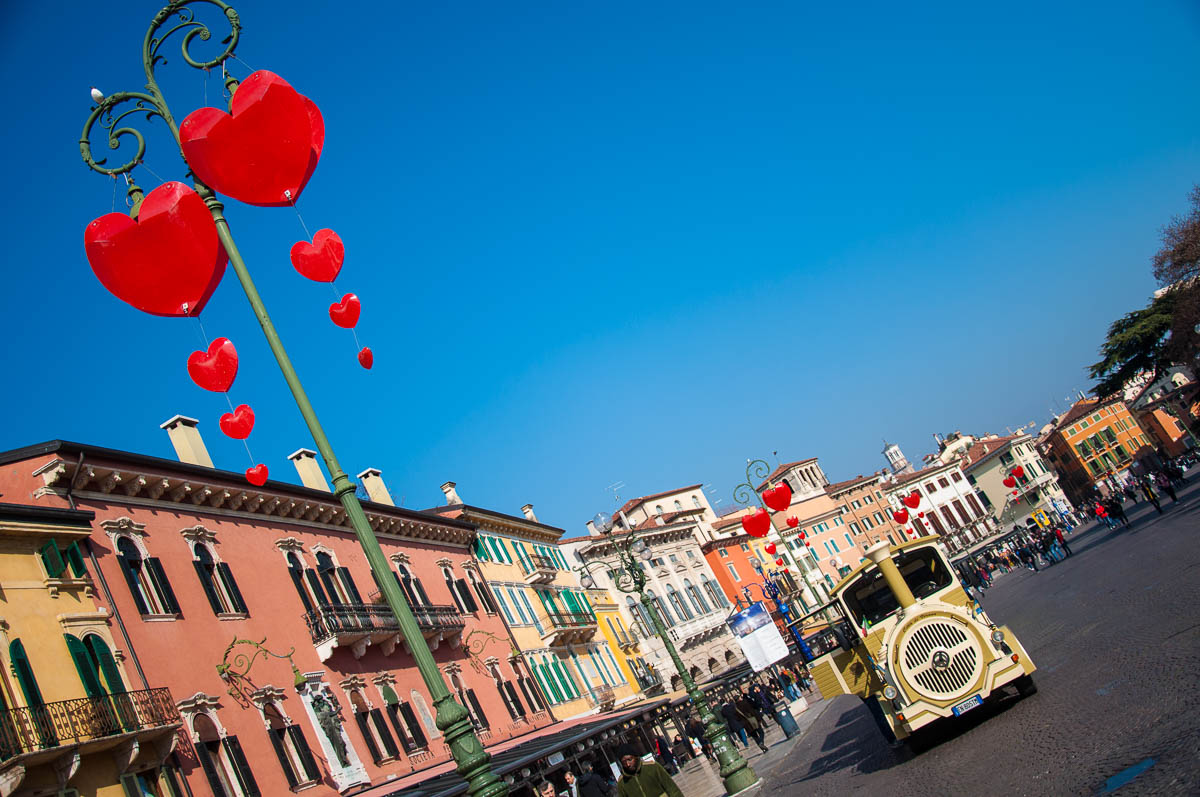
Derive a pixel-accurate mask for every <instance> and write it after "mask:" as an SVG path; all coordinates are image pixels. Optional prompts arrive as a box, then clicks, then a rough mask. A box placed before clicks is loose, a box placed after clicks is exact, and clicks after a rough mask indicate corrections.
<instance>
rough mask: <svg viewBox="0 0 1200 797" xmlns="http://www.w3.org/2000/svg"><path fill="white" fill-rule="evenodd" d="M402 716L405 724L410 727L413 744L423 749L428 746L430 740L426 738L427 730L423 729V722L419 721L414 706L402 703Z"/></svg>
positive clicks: (409, 731)
mask: <svg viewBox="0 0 1200 797" xmlns="http://www.w3.org/2000/svg"><path fill="white" fill-rule="evenodd" d="M400 716H402V717H404V726H405V727H406V728H408V733H409V735H410V736H411V737H412V740H413V744H415V745H416V746H417V748H418V749H422V750H423V749H425V748H426V747H428V746H429V740H428V739H426V738H425V731H424V730H422V729H421V723H419V722H417V715H416V714H414V713H413V710H412V706H410V705H409V704H408V703H401V704H400Z"/></svg>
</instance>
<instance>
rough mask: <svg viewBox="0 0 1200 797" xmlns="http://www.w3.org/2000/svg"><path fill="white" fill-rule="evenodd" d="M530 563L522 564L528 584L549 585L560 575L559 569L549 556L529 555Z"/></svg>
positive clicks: (523, 562)
mask: <svg viewBox="0 0 1200 797" xmlns="http://www.w3.org/2000/svg"><path fill="white" fill-rule="evenodd" d="M527 556H528V558H529V561H528V562H525V561H522V562H521V570H522V571H524V573H525V583H526V584H549V583H550V582H551V581H553V580H554V577H555V576H556V575H558V567H557V566H556V565H555V564H554V560H552V559H551V558H550V557H548V556H542V555H541V554H540V553H531V554H527Z"/></svg>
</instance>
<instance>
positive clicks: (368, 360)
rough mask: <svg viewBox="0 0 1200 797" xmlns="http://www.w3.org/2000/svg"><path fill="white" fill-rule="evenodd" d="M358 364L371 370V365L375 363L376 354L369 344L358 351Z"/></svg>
mask: <svg viewBox="0 0 1200 797" xmlns="http://www.w3.org/2000/svg"><path fill="white" fill-rule="evenodd" d="M358 364H359V365H361V366H362V367H363V368H366V369H367V370H368V371H370V370H371V366H372V365H374V364H375V355H374V353H372V351H371V349H370V347H369V346H363V347H362V349H361V350H360V351H359V352H358Z"/></svg>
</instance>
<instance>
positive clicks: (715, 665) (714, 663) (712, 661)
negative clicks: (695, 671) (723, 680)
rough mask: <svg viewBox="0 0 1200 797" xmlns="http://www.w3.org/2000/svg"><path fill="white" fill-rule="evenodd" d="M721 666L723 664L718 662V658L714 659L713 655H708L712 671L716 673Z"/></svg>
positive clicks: (709, 666) (709, 669) (709, 668)
mask: <svg viewBox="0 0 1200 797" xmlns="http://www.w3.org/2000/svg"><path fill="white" fill-rule="evenodd" d="M720 666H721V663H720V662H718V661H717V660H716V659H714V658H713V657H712V656H709V657H708V671H709V672H710V673H714V672H716V671H717V668H719V667H720Z"/></svg>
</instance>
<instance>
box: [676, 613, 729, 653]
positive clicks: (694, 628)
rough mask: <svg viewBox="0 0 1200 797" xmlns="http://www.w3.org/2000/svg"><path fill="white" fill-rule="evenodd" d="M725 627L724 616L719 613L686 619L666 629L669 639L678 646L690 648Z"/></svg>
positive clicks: (715, 634) (718, 632)
mask: <svg viewBox="0 0 1200 797" xmlns="http://www.w3.org/2000/svg"><path fill="white" fill-rule="evenodd" d="M724 628H725V618H724V617H722V616H721V615H720V614H719V613H714V614H707V615H705V616H703V617H699V618H697V619H695V620H688V621H687V622H686V623H680V624H679V625H676V626H674V627H672V628H670V629H668V630H667V633H668V634H670V635H671V641H672V642H674V643H675V644H676V645H678V646H679V647H680V648H690V647H692V646H693V645H697V644H699V643H700V642H703V641H704V640H705V639H710V638H712V637H714V636H717V635H718V634H720V633H721V631H722V630H724Z"/></svg>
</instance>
